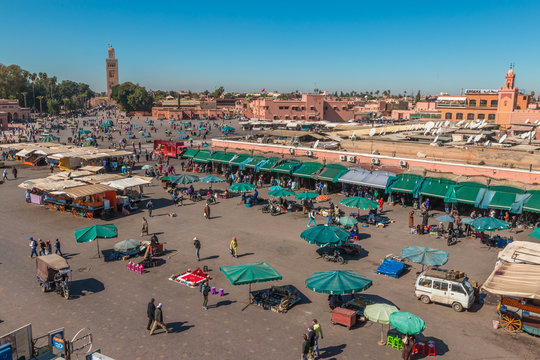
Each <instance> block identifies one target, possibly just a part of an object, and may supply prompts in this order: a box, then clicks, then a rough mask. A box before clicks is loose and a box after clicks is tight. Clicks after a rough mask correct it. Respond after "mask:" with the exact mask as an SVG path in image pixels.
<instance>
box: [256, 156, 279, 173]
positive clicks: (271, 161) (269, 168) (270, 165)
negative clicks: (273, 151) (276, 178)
mask: <svg viewBox="0 0 540 360" xmlns="http://www.w3.org/2000/svg"><path fill="white" fill-rule="evenodd" d="M279 160H280V159H279V158H277V157H270V158H268V160H266V163H265V164H264V165H262V166H261V168H260V170H261V171H272V168H273V167H274V166H275V165H276V163H277V162H278V161H279Z"/></svg>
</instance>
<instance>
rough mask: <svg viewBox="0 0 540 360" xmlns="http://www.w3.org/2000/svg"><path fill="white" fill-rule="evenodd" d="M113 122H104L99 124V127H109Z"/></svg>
mask: <svg viewBox="0 0 540 360" xmlns="http://www.w3.org/2000/svg"><path fill="white" fill-rule="evenodd" d="M113 125H114V124H113V122H112V121H111V120H107V121H105V122H103V124H101V127H111V126H113Z"/></svg>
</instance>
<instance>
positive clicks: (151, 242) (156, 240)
mask: <svg viewBox="0 0 540 360" xmlns="http://www.w3.org/2000/svg"><path fill="white" fill-rule="evenodd" d="M150 244H159V240H158V237H157V235H156V233H153V234H152V237H151V238H150Z"/></svg>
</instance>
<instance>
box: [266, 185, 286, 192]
mask: <svg viewBox="0 0 540 360" xmlns="http://www.w3.org/2000/svg"><path fill="white" fill-rule="evenodd" d="M268 190H270V191H276V190H283V188H282V187H281V186H279V185H274V186H270V187H269V188H268Z"/></svg>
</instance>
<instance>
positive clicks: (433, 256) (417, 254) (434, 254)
mask: <svg viewBox="0 0 540 360" xmlns="http://www.w3.org/2000/svg"><path fill="white" fill-rule="evenodd" d="M401 257H403V258H405V259H409V260H411V261H412V262H415V263H417V264H422V271H423V270H424V265H428V266H440V265H444V264H446V262H447V261H448V253H447V252H444V251H442V250H441V249H432V248H429V247H425V246H415V245H411V246H409V247H408V248H406V249H402V250H401Z"/></svg>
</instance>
